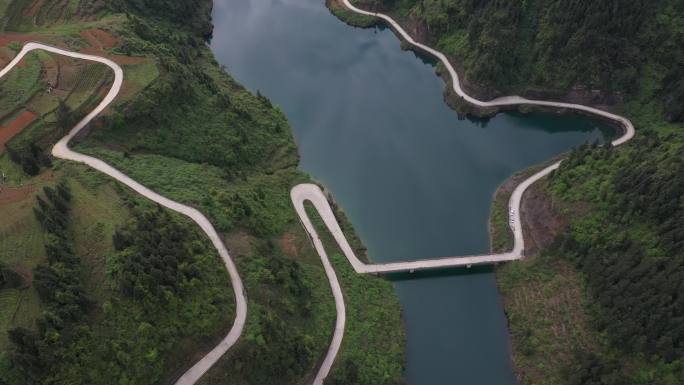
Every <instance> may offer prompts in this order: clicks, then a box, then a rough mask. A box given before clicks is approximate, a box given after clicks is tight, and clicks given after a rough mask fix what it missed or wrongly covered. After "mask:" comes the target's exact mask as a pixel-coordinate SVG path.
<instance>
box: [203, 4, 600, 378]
mask: <svg viewBox="0 0 684 385" xmlns="http://www.w3.org/2000/svg"><path fill="white" fill-rule="evenodd" d="M213 16H214V24H215V29H214V38H213V41H212V44H211V46H212V49H213V51H214V53H215V54H216V57H217V59H218V60H219V62H220V63H222V64H224V65H225V66H226V69H227V71H228V72H229V73H231V74H232V75H233V76H234V77H235V78H236V79H237V80H238V81H239V82H241V83H242V84H244V85H245V86H246V87H248V88H249V89H251V90H252V91H255V92H256V90H259V91H260V92H261V93H262V94H264V95H266V96H268V97H269V98H270V99H271V100H272V101H273V102H274V104H276V105H279V106H280V107H281V108H282V109H283V110H284V112H285V113H286V115H287V117H288V119H289V120H290V123H291V125H292V127H293V130H294V134H295V139H296V141H297V144H298V146H299V151H300V154H301V166H300V167H301V169H302V170H304V171H306V172H308V173H309V174H311V175H312V176H313V177H314V178H316V179H318V180H320V181H321V182H322V183H323V184H325V186H326V187H327V188H329V189H330V190H331V191H332V193H333V194H334V196H335V199H336V200H337V201H338V203H339V204H340V205H341V207H342V208H343V209H344V210H345V212H346V213H347V215H348V216H349V218H350V220H351V222H352V223H353V225H354V227H355V229H356V231H357V233H358V234H359V236H360V237H361V238H362V240H363V241H364V243H365V244H366V246H367V247H368V251H369V255H370V257H371V259H373V260H374V261H378V262H380V261H392V260H409V259H418V258H427V257H436V256H449V255H465V254H473V253H485V252H487V250H488V236H487V219H488V214H489V208H490V203H491V198H492V194H493V193H494V191H495V189H496V187H497V186H498V185H499V184H500V183H501V182H503V181H504V180H505V179H506V177H508V176H509V175H511V174H512V173H514V172H515V171H518V170H520V169H523V168H525V167H528V166H530V165H533V164H536V163H539V162H542V161H544V160H546V159H548V158H550V157H552V156H554V155H556V154H559V153H561V152H564V151H566V150H568V149H570V148H572V147H573V146H577V145H579V144H581V143H584V142H585V141H594V140H596V139H598V140H603V139H605V138H606V136H607V135H609V134H610V133H611V131H612V130H611V129H610V128H609V127H608V126H606V125H603V124H602V123H599V122H597V121H594V120H590V119H588V118H583V117H575V116H563V117H559V116H551V115H543V114H530V115H521V114H512V113H507V114H499V115H497V116H496V117H495V118H493V119H491V120H489V121H488V122H486V123H482V122H479V123H477V122H471V121H468V120H459V118H458V116H457V115H456V113H454V112H453V111H452V110H450V109H449V108H448V107H447V106H446V104H445V103H444V101H443V99H442V90H443V88H444V83H443V82H442V80H441V79H439V78H438V77H437V76H435V74H434V66H433V63H431V62H430V61H429V60H424V59H421V58H419V57H417V56H416V55H415V54H413V53H411V52H406V51H402V50H401V49H400V43H399V40H398V39H397V38H396V37H395V36H394V34H393V33H392V32H391V31H390V30H389V29H384V28H376V29H359V28H352V27H349V26H347V25H346V24H344V23H342V22H341V21H339V20H338V19H336V18H335V17H334V16H333V15H332V14H330V12H329V11H328V10H327V8H326V7H325V5H324V0H239V1H236V0H215V2H214V14H213ZM394 286H395V288H396V292H397V294H398V296H399V298H400V300H401V303H402V306H403V311H404V313H403V314H404V320H405V325H406V331H407V363H406V380H407V382H408V383H409V384H410V385H445V384H459V385H513V384H515V379H514V376H513V374H512V371H511V366H510V357H509V342H508V334H507V330H506V324H505V316H504V313H503V308H502V306H501V299H500V297H499V294H498V291H497V288H496V284H495V280H494V275H493V273H492V270H491V268H480V269H473V270H467V271H463V270H461V271H451V272H440V273H431V274H417V275H414V276H411V277H410V278H407V279H395V280H394Z"/></svg>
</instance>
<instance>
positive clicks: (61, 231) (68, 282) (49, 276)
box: [9, 182, 92, 380]
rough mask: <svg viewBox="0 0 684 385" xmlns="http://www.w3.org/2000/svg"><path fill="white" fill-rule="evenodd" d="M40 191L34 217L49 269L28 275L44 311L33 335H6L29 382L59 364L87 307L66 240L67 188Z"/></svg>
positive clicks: (27, 332)
mask: <svg viewBox="0 0 684 385" xmlns="http://www.w3.org/2000/svg"><path fill="white" fill-rule="evenodd" d="M43 192H44V194H45V198H43V197H41V196H40V195H38V196H37V201H38V203H37V205H36V207H35V208H34V213H35V215H36V218H37V219H38V221H39V222H40V223H41V225H42V226H43V229H44V230H45V252H46V255H47V259H48V264H47V265H38V266H37V267H36V268H35V269H34V270H33V285H34V286H35V288H36V290H37V292H38V295H39V296H40V299H41V301H42V302H43V303H44V304H45V306H46V310H45V312H44V313H43V316H42V317H41V318H39V319H38V320H37V321H36V324H37V326H38V328H37V331H34V330H29V329H25V328H15V329H12V330H10V332H9V337H10V340H11V341H12V342H13V344H14V351H13V353H12V362H13V364H14V365H16V366H18V367H19V368H20V369H21V370H22V371H23V372H24V373H25V374H26V375H27V376H28V377H29V378H31V379H33V380H36V379H39V378H41V377H42V376H43V375H45V374H47V373H48V372H49V368H50V366H51V365H52V364H55V363H56V362H58V357H59V352H60V350H61V349H63V348H64V347H65V346H67V345H68V344H69V343H70V342H71V340H72V339H73V338H74V335H73V334H74V333H75V330H74V328H73V326H74V324H75V323H76V322H78V321H80V320H81V319H82V318H83V317H84V316H85V314H86V313H87V312H88V310H89V308H90V307H91V306H92V301H91V300H90V299H89V298H88V296H87V295H86V294H85V292H84V290H83V286H82V284H81V277H80V274H81V269H80V264H79V259H78V258H77V257H76V256H75V254H74V251H73V245H72V239H71V236H70V235H69V221H70V216H69V210H70V206H71V192H70V190H69V187H68V186H67V185H66V184H65V183H63V182H62V183H59V184H58V185H57V186H56V188H52V187H49V186H47V187H45V188H44V189H43Z"/></svg>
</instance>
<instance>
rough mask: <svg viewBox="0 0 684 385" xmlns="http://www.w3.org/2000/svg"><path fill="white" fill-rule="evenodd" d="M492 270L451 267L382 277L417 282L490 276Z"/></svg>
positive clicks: (474, 267)
mask: <svg viewBox="0 0 684 385" xmlns="http://www.w3.org/2000/svg"><path fill="white" fill-rule="evenodd" d="M492 271H494V269H493V268H492V266H473V267H471V268H467V267H453V268H448V269H431V270H422V271H416V272H413V273H391V274H384V277H385V278H387V279H388V280H389V281H392V282H399V281H408V280H417V279H431V278H444V277H459V276H464V275H478V274H490V273H491V272H492Z"/></svg>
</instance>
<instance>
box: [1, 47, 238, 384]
mask: <svg viewBox="0 0 684 385" xmlns="http://www.w3.org/2000/svg"><path fill="white" fill-rule="evenodd" d="M34 50H43V51H47V52H51V53H54V54H58V55H63V56H68V57H72V58H75V59H82V60H88V61H94V62H98V63H102V64H104V65H106V66H108V67H109V68H111V69H112V71H114V83H113V84H112V87H111V88H110V89H109V92H108V93H107V95H106V96H105V97H104V99H102V101H101V102H100V104H98V105H97V107H95V109H93V110H92V111H91V112H90V113H89V114H88V115H86V116H85V117H84V118H83V119H82V120H81V121H79V122H78V124H76V126H74V128H72V129H71V131H69V133H68V134H67V135H66V136H64V137H63V138H62V139H60V140H59V142H57V144H55V146H54V147H53V148H52V155H54V156H55V157H57V158H61V159H67V160H72V161H75V162H79V163H84V164H87V165H88V166H90V167H92V168H94V169H96V170H98V171H100V172H102V173H104V174H107V175H109V176H110V177H112V178H114V179H116V180H117V181H119V182H121V183H123V184H125V185H126V186H128V187H130V188H131V189H133V190H135V191H136V192H137V193H139V194H141V195H143V196H144V197H146V198H148V199H150V200H152V201H154V202H157V203H159V204H160V205H162V206H164V207H166V208H169V209H171V210H173V211H176V212H178V213H181V214H183V215H185V216H187V217H189V218H190V219H192V220H193V221H195V223H197V224H198V225H199V226H200V227H201V228H202V230H203V231H204V232H205V233H206V234H207V236H208V237H209V239H210V240H211V242H212V244H213V245H214V247H215V248H216V250H217V251H218V253H219V255H220V256H221V259H222V260H223V263H224V265H225V266H226V269H227V270H228V274H229V275H230V280H231V283H232V285H233V291H234V293H235V322H234V323H233V326H232V328H231V329H230V331H229V333H228V335H227V336H226V337H225V338H224V339H223V340H222V341H221V342H220V343H219V344H218V345H217V346H216V347H215V348H214V349H213V350H212V351H211V352H209V353H208V354H207V355H206V356H204V357H203V358H202V359H201V360H200V361H199V362H197V363H196V364H195V365H194V366H193V367H192V368H190V369H189V370H188V371H187V372H185V373H184V374H183V375H182V376H181V377H180V378H179V379H178V381H177V382H176V385H193V384H194V383H195V382H197V380H199V378H200V377H202V375H203V374H204V373H206V372H207V371H208V370H209V368H211V366H212V365H214V363H216V361H218V359H219V358H220V357H221V356H222V355H223V354H224V353H225V352H226V351H228V349H230V347H231V346H233V345H234V344H235V342H236V341H237V340H238V338H239V337H240V334H242V329H243V328H244V326H245V320H246V318H247V298H246V296H245V291H244V289H243V286H242V280H241V279H240V275H239V274H238V271H237V268H236V267H235V264H234V263H233V260H232V259H231V258H230V255H229V254H228V250H227V249H226V247H225V245H224V244H223V242H222V241H221V238H220V237H219V235H218V233H217V232H216V230H215V229H214V226H212V225H211V223H210V222H209V220H208V219H207V218H206V217H205V216H204V215H202V213H201V212H199V211H198V210H197V209H195V208H192V207H189V206H186V205H183V204H181V203H178V202H176V201H173V200H171V199H168V198H166V197H164V196H162V195H159V194H157V193H156V192H154V191H152V190H150V189H149V188H147V187H145V186H143V185H142V184H140V183H138V182H136V181H134V180H133V179H131V178H130V177H128V176H127V175H125V174H124V173H122V172H121V171H119V170H117V169H115V168H114V167H112V166H110V165H108V164H107V163H105V162H103V161H102V160H100V159H97V158H94V157H92V156H88V155H84V154H80V153H78V152H75V151H73V150H71V149H69V141H70V140H71V139H72V138H73V137H74V136H76V135H77V134H78V133H79V132H80V131H81V130H82V129H83V128H84V127H85V126H87V125H88V123H90V121H91V120H93V118H95V117H96V116H97V115H98V114H99V113H101V112H102V111H103V110H104V109H105V108H106V107H107V106H108V105H109V104H110V103H111V102H112V101H113V100H114V98H116V96H117V95H118V93H119V91H120V90H121V85H122V83H123V70H122V69H121V67H119V65H118V64H116V63H115V62H113V61H111V60H109V59H106V58H103V57H99V56H94V55H86V54H82V53H78V52H71V51H67V50H64V49H61V48H56V47H52V46H49V45H45V44H40V43H27V44H26V45H24V47H23V48H22V50H21V51H20V52H19V54H18V55H17V56H16V57H15V58H14V59H13V60H12V61H11V62H10V63H9V64H8V65H7V66H6V67H5V68H3V69H2V70H1V71H0V78H2V77H3V76H5V75H6V74H7V73H8V72H9V71H11V70H12V68H14V67H15V66H16V65H17V64H18V63H19V62H20V61H21V59H23V58H24V56H25V55H26V54H27V53H29V52H31V51H34Z"/></svg>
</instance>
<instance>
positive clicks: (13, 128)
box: [0, 111, 38, 151]
mask: <svg viewBox="0 0 684 385" xmlns="http://www.w3.org/2000/svg"><path fill="white" fill-rule="evenodd" d="M37 117H38V116H37V115H36V114H34V113H33V112H31V111H22V112H21V113H19V115H17V116H16V117H15V118H14V120H12V121H11V122H9V123H8V124H6V125H4V126H3V125H0V151H2V150H3V149H4V148H5V144H7V142H9V141H10V139H12V137H14V135H16V134H18V133H20V132H21V130H23V129H24V128H26V127H28V126H29V125H30V124H31V123H33V121H34V120H36V118H37Z"/></svg>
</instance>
